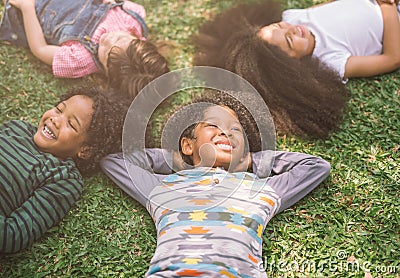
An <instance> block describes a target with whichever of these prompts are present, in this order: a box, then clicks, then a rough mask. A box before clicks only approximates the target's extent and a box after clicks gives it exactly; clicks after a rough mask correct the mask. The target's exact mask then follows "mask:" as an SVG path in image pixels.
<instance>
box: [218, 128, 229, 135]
mask: <svg viewBox="0 0 400 278" xmlns="http://www.w3.org/2000/svg"><path fill="white" fill-rule="evenodd" d="M219 131H220V133H219V135H224V136H226V137H231V136H232V133H231V132H230V131H229V129H222V128H219Z"/></svg>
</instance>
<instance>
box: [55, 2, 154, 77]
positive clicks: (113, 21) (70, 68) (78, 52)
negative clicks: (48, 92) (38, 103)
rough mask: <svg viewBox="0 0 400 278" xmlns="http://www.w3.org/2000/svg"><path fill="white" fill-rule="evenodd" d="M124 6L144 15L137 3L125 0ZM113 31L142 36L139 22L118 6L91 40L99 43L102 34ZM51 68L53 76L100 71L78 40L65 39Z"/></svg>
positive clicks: (110, 12)
mask: <svg viewBox="0 0 400 278" xmlns="http://www.w3.org/2000/svg"><path fill="white" fill-rule="evenodd" d="M124 8H125V9H129V10H132V11H135V12H137V13H138V14H139V15H140V16H141V17H143V18H145V16H146V12H145V10H144V7H143V6H141V5H139V4H136V3H133V2H130V1H125V3H124ZM115 31H126V32H129V33H131V34H133V35H134V36H136V37H138V38H142V29H141V26H140V24H139V22H137V21H136V20H135V19H134V18H133V17H132V16H131V15H129V14H127V13H126V12H124V11H123V10H122V9H121V8H120V7H115V8H113V9H111V10H110V11H109V12H108V14H107V15H106V16H105V18H104V20H103V21H102V22H101V23H100V24H99V26H98V27H97V29H96V30H95V32H94V34H93V37H92V41H93V42H94V43H99V40H100V37H101V36H102V35H103V34H105V33H110V32H115ZM52 68H53V74H54V76H56V77H63V78H78V77H82V76H85V75H89V74H92V73H95V72H98V71H100V68H98V67H97V65H96V63H95V61H94V59H93V56H92V53H90V51H89V50H87V49H86V48H85V47H84V46H83V45H82V44H81V43H79V42H78V41H67V42H64V43H62V44H61V45H60V48H59V49H58V50H57V51H56V53H55V55H54V58H53V63H52Z"/></svg>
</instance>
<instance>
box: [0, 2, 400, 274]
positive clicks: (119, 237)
mask: <svg viewBox="0 0 400 278" xmlns="http://www.w3.org/2000/svg"><path fill="white" fill-rule="evenodd" d="M138 2H139V3H142V4H144V5H145V6H146V8H147V14H148V18H147V22H148V24H149V27H150V30H151V33H152V34H153V37H154V38H155V39H160V40H170V41H173V42H174V44H175V45H176V56H175V57H176V58H175V59H173V60H171V68H172V69H179V68H183V67H188V66H191V57H192V53H193V48H192V46H191V45H190V41H189V36H190V35H191V34H192V33H194V32H196V30H197V28H198V26H199V24H200V23H201V22H202V21H204V20H205V19H207V18H209V17H211V16H212V15H214V14H215V13H217V12H218V11H219V10H222V9H225V8H227V7H229V6H231V5H232V4H233V3H234V2H235V1H233V0H229V1H211V0H196V1H194V0H187V1H184V0H179V1H164V0H163V1H155V0H153V1H151V0H149V1H138ZM287 3H288V4H287V5H288V6H289V7H305V6H307V5H309V4H311V3H312V1H305V0H304V1H303V0H301V1H298V0H296V1H288V2H287ZM0 65H1V66H0V76H1V78H0V98H1V101H0V105H1V115H0V122H1V123H3V122H5V121H7V120H10V119H24V120H27V121H30V122H33V123H37V122H38V120H39V118H40V116H41V114H42V113H43V112H44V111H45V110H46V109H48V108H49V107H51V106H52V105H53V104H54V102H56V101H57V99H58V97H59V95H60V94H61V93H63V92H65V91H66V90H67V89H68V88H69V87H71V86H73V85H76V84H77V83H78V84H83V83H85V82H87V79H83V80H78V81H77V80H73V81H71V80H61V79H55V78H53V76H52V75H51V71H50V68H49V67H47V66H45V65H43V64H42V63H40V62H38V61H37V60H36V59H35V58H34V57H33V56H32V55H31V54H30V52H29V51H27V50H25V49H21V48H16V47H12V46H8V45H0ZM347 86H348V88H349V89H350V90H351V99H350V101H349V107H348V111H347V112H346V117H345V120H344V121H343V123H342V124H341V130H340V131H339V132H336V133H334V134H332V135H331V136H330V137H329V138H328V139H327V140H325V141H304V140H299V139H296V138H290V137H282V138H278V142H277V147H278V148H279V149H283V150H290V151H300V152H307V153H311V154H315V155H319V156H321V157H323V158H325V159H326V160H328V161H329V162H330V163H331V165H332V172H331V175H330V177H329V178H328V180H327V181H325V182H324V183H323V184H322V185H321V186H320V187H319V188H318V189H316V190H315V191H314V192H313V193H312V194H310V195H309V196H308V197H307V198H305V199H304V200H303V201H301V202H300V203H298V204H297V205H296V206H295V207H293V208H290V209H288V210H286V211H285V212H284V213H282V214H280V215H278V216H277V217H275V218H274V219H273V220H272V221H271V222H270V223H269V225H268V226H267V229H266V231H265V233H264V247H263V253H264V256H265V266H266V269H267V272H268V274H269V277H317V276H319V277H327V276H329V277H364V275H365V272H366V271H365V269H369V270H370V272H371V274H372V276H373V277H399V276H400V256H399V254H400V234H399V233H400V232H399V231H400V216H399V214H400V211H399V208H400V194H399V185H400V177H399V175H400V171H399V168H400V154H399V150H400V71H397V72H395V73H392V74H387V75H384V76H380V77H375V78H368V79H358V80H352V81H350V82H349V83H348V85H347ZM178 102H179V99H178ZM155 245H156V233H155V229H154V225H153V222H152V220H151V218H150V217H149V215H148V213H147V212H146V210H145V209H144V208H143V207H141V206H140V205H139V204H138V203H136V202H135V201H134V200H132V199H131V198H130V197H128V196H127V195H126V194H125V193H123V192H122V191H121V190H120V189H119V188H118V187H116V186H115V185H113V183H112V182H111V181H109V180H108V179H107V178H106V177H105V176H104V175H102V174H99V175H97V176H95V177H93V178H90V179H86V180H85V188H84V192H83V196H82V198H81V199H80V200H79V201H78V202H77V204H76V206H75V207H74V208H73V209H72V210H71V211H70V212H69V213H68V214H67V216H66V217H65V218H64V220H63V221H62V222H61V223H60V224H59V225H58V226H57V227H54V228H52V229H51V230H50V231H49V232H48V233H46V234H45V236H44V237H43V238H42V239H41V240H39V241H38V242H36V243H35V244H34V245H33V246H32V247H30V248H29V249H27V250H25V251H23V252H21V253H18V254H14V255H11V256H7V257H3V258H0V276H1V277H91V276H93V277H142V276H143V275H144V273H145V272H146V271H147V268H148V265H149V261H150V259H151V257H152V254H153V252H154V249H155ZM348 259H349V260H353V264H351V263H348V262H347V261H348ZM296 266H299V268H298V269H294V268H296ZM317 270H318V271H317Z"/></svg>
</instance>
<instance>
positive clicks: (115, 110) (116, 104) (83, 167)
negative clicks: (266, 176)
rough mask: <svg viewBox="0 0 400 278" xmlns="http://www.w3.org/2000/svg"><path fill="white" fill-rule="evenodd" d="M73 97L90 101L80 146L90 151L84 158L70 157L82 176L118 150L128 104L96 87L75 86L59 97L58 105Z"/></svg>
mask: <svg viewBox="0 0 400 278" xmlns="http://www.w3.org/2000/svg"><path fill="white" fill-rule="evenodd" d="M75 95H83V96H86V97H89V98H90V99H92V100H93V111H94V112H93V115H92V120H91V122H90V125H89V128H88V131H87V136H86V137H87V139H86V141H85V142H84V145H86V146H88V147H89V148H90V154H91V155H90V157H89V158H88V159H81V158H78V157H76V158H74V161H75V163H76V165H77V167H78V169H79V171H80V172H81V174H82V175H83V176H89V175H92V174H94V173H96V172H97V171H98V170H99V161H100V159H101V158H102V157H104V156H106V155H107V154H110V153H115V152H119V151H121V146H122V128H123V123H124V119H125V114H126V112H127V110H128V104H129V103H126V101H123V99H121V97H120V96H118V94H116V93H114V92H112V91H105V90H103V89H101V88H100V87H76V88H72V89H70V90H69V91H68V92H67V93H65V94H63V95H62V96H61V97H60V102H62V101H64V100H66V99H69V98H70V97H72V96H75Z"/></svg>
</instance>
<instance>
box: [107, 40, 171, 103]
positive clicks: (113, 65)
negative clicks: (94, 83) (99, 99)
mask: <svg viewBox="0 0 400 278" xmlns="http://www.w3.org/2000/svg"><path fill="white" fill-rule="evenodd" d="M167 72H169V68H168V61H167V60H166V58H165V57H164V56H162V55H161V54H160V53H159V52H158V49H157V47H156V46H155V45H154V44H153V43H151V42H149V41H144V40H139V39H134V40H132V41H131V43H130V45H129V46H128V48H127V49H126V51H123V50H122V49H121V48H119V47H113V48H112V49H111V52H110V54H109V57H108V59H107V76H108V85H109V87H111V88H112V89H114V90H115V91H116V92H119V93H120V94H122V95H124V96H126V97H127V98H129V99H130V100H133V99H134V98H135V97H136V95H137V94H138V93H139V92H140V90H142V89H143V88H144V86H146V85H147V84H148V83H150V82H151V81H152V80H154V79H156V78H157V77H159V76H161V75H163V74H164V73H167Z"/></svg>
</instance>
